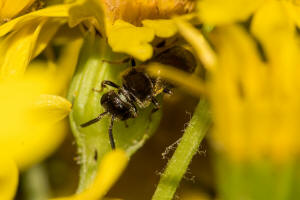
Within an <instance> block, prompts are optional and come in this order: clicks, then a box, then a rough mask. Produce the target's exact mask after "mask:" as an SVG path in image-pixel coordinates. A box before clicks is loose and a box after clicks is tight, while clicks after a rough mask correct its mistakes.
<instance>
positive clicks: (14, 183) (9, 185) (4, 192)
mask: <svg viewBox="0 0 300 200" xmlns="http://www.w3.org/2000/svg"><path fill="white" fill-rule="evenodd" d="M5 154H6V153H5V152H0V155H1V159H0V199H2V200H11V199H13V197H14V196H15V193H16V190H17V187H18V179H19V178H18V176H19V173H18V168H17V165H16V164H15V162H14V161H13V160H12V159H11V158H9V157H7V155H5Z"/></svg>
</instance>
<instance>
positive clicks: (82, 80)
mask: <svg viewBox="0 0 300 200" xmlns="http://www.w3.org/2000/svg"><path fill="white" fill-rule="evenodd" d="M125 57H126V56H125V55H122V54H117V53H113V52H112V50H111V49H110V47H109V46H108V44H107V43H106V40H105V39H102V38H100V37H99V36H97V35H96V36H94V35H92V34H90V35H88V36H87V37H86V38H85V43H84V45H83V48H82V50H81V55H80V58H79V63H78V66H77V69H76V72H75V75H74V77H73V80H72V83H71V86H70V89H69V94H68V99H69V100H70V101H71V102H73V107H72V111H71V113H70V123H71V128H72V131H73V134H74V136H75V139H76V142H77V146H78V153H79V162H80V164H81V169H80V181H79V188H78V191H82V190H83V189H85V188H86V187H87V186H88V185H89V184H90V183H91V182H92V181H93V178H94V176H95V173H96V171H97V166H98V164H99V162H100V161H101V159H102V158H103V156H104V155H105V154H106V153H107V152H109V151H111V146H110V143H109V139H108V126H109V122H110V117H104V118H103V119H101V120H100V121H99V122H97V123H95V124H93V125H91V126H88V127H85V128H81V127H80V124H82V123H84V122H87V121H89V120H91V119H93V118H95V117H97V116H98V115H99V114H100V113H102V112H103V111H104V110H103V108H102V107H101V105H100V98H101V96H102V95H103V94H104V93H105V92H107V91H108V89H105V90H104V91H103V92H101V93H99V92H95V91H93V90H92V89H93V88H95V89H100V87H101V82H102V81H103V80H110V81H113V82H115V83H117V84H119V85H120V84H121V82H120V78H121V75H120V74H121V73H122V72H123V71H124V70H125V69H126V68H127V67H128V66H129V64H128V63H123V64H110V63H108V62H105V61H103V60H110V61H118V60H122V59H124V58H125ZM109 89H111V88H109ZM151 109H152V106H149V107H148V108H146V109H143V110H139V114H138V117H137V118H135V119H130V120H128V125H129V127H128V128H126V127H125V124H124V122H122V121H118V122H115V124H114V126H113V134H114V138H115V142H116V147H117V148H122V149H124V150H125V151H126V152H127V154H128V155H129V156H130V155H132V154H133V153H134V152H135V151H136V150H137V149H139V148H140V147H141V146H142V145H143V144H144V142H145V141H146V140H147V139H148V138H149V137H150V136H151V135H152V134H153V133H154V131H155V129H156V127H157V126H158V124H159V121H160V117H161V112H156V113H154V114H153V115H152V117H151V118H152V120H151V121H150V118H149V116H150V113H151ZM96 152H97V153H96ZM96 154H97V156H96ZM95 157H97V159H95Z"/></svg>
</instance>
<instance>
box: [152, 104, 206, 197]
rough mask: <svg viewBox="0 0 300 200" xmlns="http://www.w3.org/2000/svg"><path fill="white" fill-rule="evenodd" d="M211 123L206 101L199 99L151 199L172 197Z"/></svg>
mask: <svg viewBox="0 0 300 200" xmlns="http://www.w3.org/2000/svg"><path fill="white" fill-rule="evenodd" d="M210 125H211V121H210V113H209V109H208V105H207V102H206V101H205V100H200V102H199V104H198V106H197V108H196V111H195V113H194V115H193V117H192V119H191V121H190V123H189V126H188V128H187V129H186V130H185V133H184V135H183V137H182V138H181V140H180V143H179V145H178V147H177V148H176V151H175V153H174V154H173V156H172V158H171V160H170V161H169V162H168V165H167V168H166V170H165V172H164V173H163V174H162V176H161V178H160V181H159V184H158V186H157V188H156V191H155V193H154V195H153V197H152V200H162V199H163V200H168V199H170V200H171V199H173V196H174V193H175V192H176V189H177V187H178V185H179V183H180V180H181V179H182V177H183V175H184V174H185V172H186V170H187V167H188V166H189V164H190V162H191V160H192V158H193V156H194V155H195V153H196V152H197V150H198V148H199V145H200V143H201V141H202V140H203V138H204V136H205V134H206V132H207V131H208V129H209V127H210Z"/></svg>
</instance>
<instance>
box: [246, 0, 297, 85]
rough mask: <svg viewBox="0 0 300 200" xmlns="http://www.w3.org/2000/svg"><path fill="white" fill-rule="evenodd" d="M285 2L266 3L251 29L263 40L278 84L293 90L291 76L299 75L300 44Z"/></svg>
mask: <svg viewBox="0 0 300 200" xmlns="http://www.w3.org/2000/svg"><path fill="white" fill-rule="evenodd" d="M283 5H284V4H283V2H280V1H270V2H268V3H266V4H264V6H262V7H261V9H259V10H258V11H257V12H256V14H255V16H254V17H253V22H252V25H251V31H252V32H253V33H254V35H255V36H256V37H257V38H258V39H259V40H260V42H261V43H262V44H263V47H264V51H265V53H266V57H267V59H268V61H269V62H270V64H271V65H272V67H273V68H274V69H275V68H276V70H274V72H273V73H276V74H277V75H276V79H277V82H278V83H279V84H280V85H279V86H278V87H284V88H285V90H287V88H289V90H293V88H294V87H295V83H293V81H292V80H293V79H296V80H297V79H298V78H297V77H295V67H296V65H295V63H299V61H298V60H299V58H298V57H299V50H298V49H299V45H298V44H297V36H296V34H295V33H296V30H295V24H294V21H293V19H292V18H291V17H290V16H289V13H288V12H287V10H286V9H285V7H284V6H283ZM278 47H280V48H278ZM274 76H275V74H274ZM279 80H281V81H279Z"/></svg>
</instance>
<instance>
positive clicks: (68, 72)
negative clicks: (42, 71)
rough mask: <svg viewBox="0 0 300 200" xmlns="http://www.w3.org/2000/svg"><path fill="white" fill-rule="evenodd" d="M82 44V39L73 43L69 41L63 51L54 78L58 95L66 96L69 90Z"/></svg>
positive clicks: (76, 39) (77, 39)
mask: <svg viewBox="0 0 300 200" xmlns="http://www.w3.org/2000/svg"><path fill="white" fill-rule="evenodd" d="M82 44H83V39H82V38H75V39H74V40H73V41H69V43H68V44H67V45H65V47H64V48H63V49H62V51H61V54H60V57H59V59H58V61H57V71H56V73H55V77H54V82H56V85H57V90H56V92H57V93H58V94H62V95H64V94H65V92H66V91H67V89H68V88H67V87H68V85H69V83H70V81H71V79H72V76H73V73H74V72H75V69H76V66H77V61H78V57H79V54H80V50H81V46H82Z"/></svg>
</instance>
